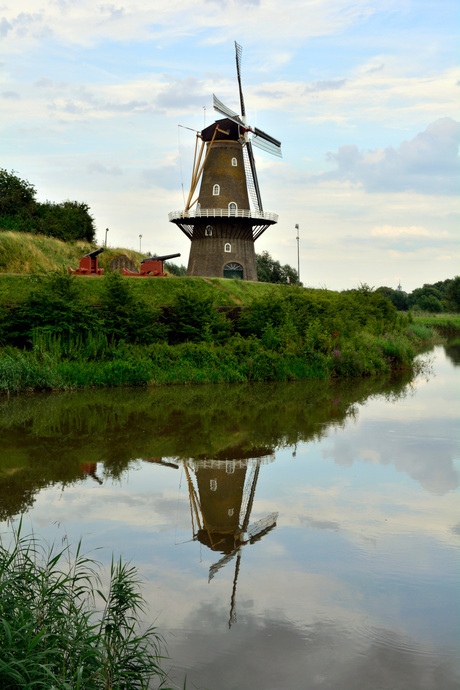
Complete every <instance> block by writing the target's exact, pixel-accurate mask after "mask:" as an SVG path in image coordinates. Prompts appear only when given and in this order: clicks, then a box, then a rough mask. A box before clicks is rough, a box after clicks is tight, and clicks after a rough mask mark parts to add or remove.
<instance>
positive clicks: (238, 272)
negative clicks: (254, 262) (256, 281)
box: [224, 261, 243, 280]
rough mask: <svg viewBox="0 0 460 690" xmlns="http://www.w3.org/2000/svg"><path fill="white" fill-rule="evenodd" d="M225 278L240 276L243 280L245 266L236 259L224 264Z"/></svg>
mask: <svg viewBox="0 0 460 690" xmlns="http://www.w3.org/2000/svg"><path fill="white" fill-rule="evenodd" d="M224 278H240V279H241V280H243V267H242V265H241V264H237V263H235V262H234V261H232V262H230V263H228V264H225V266H224Z"/></svg>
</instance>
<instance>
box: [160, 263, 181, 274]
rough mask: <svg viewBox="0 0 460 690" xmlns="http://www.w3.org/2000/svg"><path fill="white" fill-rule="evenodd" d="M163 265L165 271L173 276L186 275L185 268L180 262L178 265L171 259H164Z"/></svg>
mask: <svg viewBox="0 0 460 690" xmlns="http://www.w3.org/2000/svg"><path fill="white" fill-rule="evenodd" d="M163 267H164V269H165V271H166V273H171V274H172V275H173V276H186V275H187V268H186V267H185V266H184V264H181V265H180V266H178V264H175V263H173V262H172V261H165V262H164V263H163Z"/></svg>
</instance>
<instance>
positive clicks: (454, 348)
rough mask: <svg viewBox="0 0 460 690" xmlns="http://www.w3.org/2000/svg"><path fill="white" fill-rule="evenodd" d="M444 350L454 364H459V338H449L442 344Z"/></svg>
mask: <svg viewBox="0 0 460 690" xmlns="http://www.w3.org/2000/svg"><path fill="white" fill-rule="evenodd" d="M444 352H445V353H446V356H447V357H448V358H449V359H450V361H451V362H452V364H453V365H454V366H459V365H460V338H455V339H453V340H449V342H448V343H446V344H445V345H444Z"/></svg>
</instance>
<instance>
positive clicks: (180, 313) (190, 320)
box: [169, 284, 232, 344]
mask: <svg viewBox="0 0 460 690" xmlns="http://www.w3.org/2000/svg"><path fill="white" fill-rule="evenodd" d="M169 326H170V330H169V342H170V343H173V344H177V343H183V342H187V341H189V342H225V341H226V340H227V339H228V338H229V336H230V335H231V332H232V323H231V322H230V320H229V319H227V318H226V316H225V315H224V314H222V313H221V312H219V311H218V310H217V309H216V307H215V304H214V298H213V297H212V295H210V294H206V293H204V292H203V291H202V290H200V289H198V288H197V287H196V286H195V285H193V284H189V285H185V286H184V287H182V288H181V289H180V290H178V291H177V293H176V295H175V297H174V301H173V304H172V307H171V312H170V319H169Z"/></svg>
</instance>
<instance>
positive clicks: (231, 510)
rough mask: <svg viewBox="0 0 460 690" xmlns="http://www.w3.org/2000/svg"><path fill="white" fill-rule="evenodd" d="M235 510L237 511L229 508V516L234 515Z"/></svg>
mask: <svg viewBox="0 0 460 690" xmlns="http://www.w3.org/2000/svg"><path fill="white" fill-rule="evenodd" d="M234 512H235V510H234V508H229V509H228V511H227V513H228V517H233V513H234Z"/></svg>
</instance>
